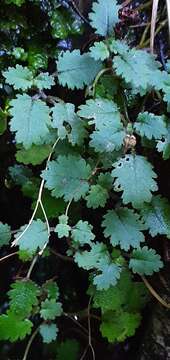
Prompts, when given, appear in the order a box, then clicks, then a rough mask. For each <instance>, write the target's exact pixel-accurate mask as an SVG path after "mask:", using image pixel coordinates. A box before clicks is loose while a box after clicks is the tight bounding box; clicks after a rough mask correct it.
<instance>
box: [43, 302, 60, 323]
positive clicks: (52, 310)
mask: <svg viewBox="0 0 170 360" xmlns="http://www.w3.org/2000/svg"><path fill="white" fill-rule="evenodd" d="M62 311H63V310H62V305H61V303H59V302H56V301H55V300H54V299H51V300H49V299H46V300H45V301H43V302H42V303H41V310H40V315H41V317H42V318H43V319H44V320H54V319H55V318H56V316H60V315H61V314H62Z"/></svg>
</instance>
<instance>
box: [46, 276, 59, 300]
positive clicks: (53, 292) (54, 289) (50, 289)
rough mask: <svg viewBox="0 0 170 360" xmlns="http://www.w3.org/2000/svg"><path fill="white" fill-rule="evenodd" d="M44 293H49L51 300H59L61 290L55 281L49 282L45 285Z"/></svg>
mask: <svg viewBox="0 0 170 360" xmlns="http://www.w3.org/2000/svg"><path fill="white" fill-rule="evenodd" d="M43 291H45V292H46V293H47V296H48V298H49V299H54V300H57V299H58V297H59V288H58V286H57V284H56V283H55V282H54V281H53V280H47V281H46V282H45V284H43Z"/></svg>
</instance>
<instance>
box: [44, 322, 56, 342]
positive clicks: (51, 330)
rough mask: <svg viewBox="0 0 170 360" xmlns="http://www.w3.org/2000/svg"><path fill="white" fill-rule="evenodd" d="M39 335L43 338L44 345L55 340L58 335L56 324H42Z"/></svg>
mask: <svg viewBox="0 0 170 360" xmlns="http://www.w3.org/2000/svg"><path fill="white" fill-rule="evenodd" d="M40 334H41V336H42V338H43V342H44V343H46V344H49V343H51V342H52V341H53V340H56V338H57V334H58V328H57V326H56V324H53V323H51V324H42V325H40Z"/></svg>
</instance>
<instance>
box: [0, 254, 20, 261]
mask: <svg viewBox="0 0 170 360" xmlns="http://www.w3.org/2000/svg"><path fill="white" fill-rule="evenodd" d="M14 255H18V252H17V251H16V252H13V253H12V254H9V255H6V256H3V257H2V258H0V262H2V261H4V260H6V259H8V258H10V257H12V256H14Z"/></svg>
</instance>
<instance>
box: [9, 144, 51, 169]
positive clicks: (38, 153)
mask: <svg viewBox="0 0 170 360" xmlns="http://www.w3.org/2000/svg"><path fill="white" fill-rule="evenodd" d="M51 149H52V148H51V146H50V145H45V144H44V145H32V146H31V147H30V148H29V149H27V150H26V149H24V148H23V149H21V150H18V151H17V152H16V155H15V157H16V160H17V161H18V162H21V163H23V164H25V165H28V164H32V165H39V164H41V163H42V162H43V161H44V160H45V159H46V158H47V157H48V155H49V154H50V152H51Z"/></svg>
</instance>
